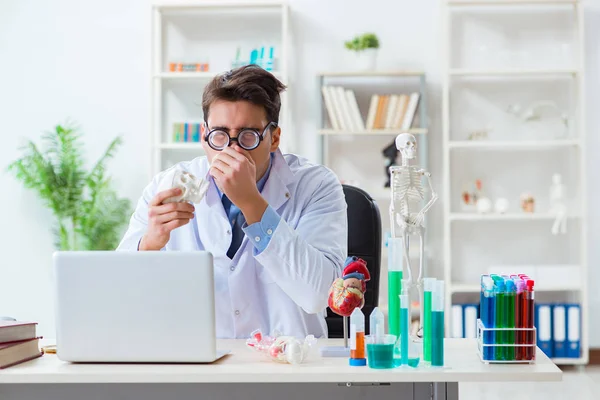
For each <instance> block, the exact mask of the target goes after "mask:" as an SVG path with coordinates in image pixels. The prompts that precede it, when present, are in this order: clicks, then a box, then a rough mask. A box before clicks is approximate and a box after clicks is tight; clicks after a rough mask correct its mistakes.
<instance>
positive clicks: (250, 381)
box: [0, 339, 562, 400]
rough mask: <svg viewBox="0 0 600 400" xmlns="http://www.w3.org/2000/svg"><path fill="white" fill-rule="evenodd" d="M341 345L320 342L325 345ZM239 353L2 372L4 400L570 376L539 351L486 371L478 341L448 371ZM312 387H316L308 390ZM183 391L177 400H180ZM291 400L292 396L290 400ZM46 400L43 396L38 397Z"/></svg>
mask: <svg viewBox="0 0 600 400" xmlns="http://www.w3.org/2000/svg"><path fill="white" fill-rule="evenodd" d="M339 344H341V341H337V340H329V341H320V342H319V344H318V346H319V347H320V346H323V345H339ZM219 348H227V349H232V354H231V355H229V356H227V357H226V358H224V359H222V360H220V361H218V362H216V363H214V364H205V365H198V364H191V365H190V364H188V365H182V364H177V365H174V364H70V363H64V362H62V361H60V360H59V359H58V358H57V357H56V356H55V355H52V354H46V355H44V356H43V357H41V358H38V359H36V360H32V361H30V362H27V363H24V364H21V365H17V366H14V367H11V368H8V369H6V370H2V371H0V398H1V399H2V400H9V399H13V398H14V399H26V398H27V399H29V398H44V399H49V398H57V399H58V398H60V399H69V398H78V397H81V398H84V397H85V398H86V399H100V398H131V397H139V398H143V399H155V398H156V399H159V398H171V399H176V398H177V399H179V398H194V399H198V398H223V399H225V398H245V399H251V398H261V399H263V400H265V399H269V398H278V397H279V398H285V399H286V400H292V399H296V398H298V399H306V398H314V399H317V398H324V396H328V399H331V398H342V397H343V398H344V399H349V398H365V397H370V396H371V395H376V396H378V397H380V398H381V397H384V398H394V399H402V400H404V399H407V400H408V399H421V398H423V399H425V398H426V399H431V398H432V393H433V395H434V396H433V398H434V399H436V400H439V399H444V400H450V399H457V398H458V384H459V383H460V382H516V381H560V380H561V377H562V373H561V371H560V369H558V367H556V366H555V365H554V364H553V363H552V362H551V361H550V360H549V359H548V357H546V356H545V355H544V354H543V353H542V351H540V350H539V349H538V351H537V353H536V355H537V363H536V364H533V365H514V364H513V365H485V364H483V363H482V362H481V361H480V360H479V358H478V356H477V349H476V343H475V341H474V340H465V339H446V344H445V350H446V351H445V362H446V367H445V368H443V369H425V368H422V369H416V370H415V369H398V368H396V369H391V370H373V369H370V368H368V367H350V366H348V360H347V359H345V358H320V357H319V355H318V349H315V351H314V353H313V355H312V356H311V358H310V359H309V360H308V362H307V363H305V364H301V365H288V364H277V363H274V362H272V361H269V360H266V359H264V358H261V355H259V354H257V353H255V352H252V351H251V350H249V349H247V348H245V346H244V342H243V341H219ZM307 384H310V385H307ZM174 392H177V395H174ZM375 392H376V393H375ZM284 393H285V394H284ZM38 396H39V397H38Z"/></svg>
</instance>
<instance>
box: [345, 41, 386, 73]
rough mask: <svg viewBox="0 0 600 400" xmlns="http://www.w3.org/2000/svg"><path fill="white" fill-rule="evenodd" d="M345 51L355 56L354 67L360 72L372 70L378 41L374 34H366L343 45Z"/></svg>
mask: <svg viewBox="0 0 600 400" xmlns="http://www.w3.org/2000/svg"><path fill="white" fill-rule="evenodd" d="M344 44H345V46H346V49H348V50H350V51H352V52H353V53H354V54H355V56H356V67H357V68H358V69H360V70H373V69H375V65H376V64H377V52H378V50H379V39H378V38H377V35H375V34H374V33H371V32H368V33H364V34H362V35H358V36H355V37H354V39H352V40H349V41H347V42H345V43H344Z"/></svg>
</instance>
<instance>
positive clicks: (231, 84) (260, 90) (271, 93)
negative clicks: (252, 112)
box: [202, 65, 286, 123]
mask: <svg viewBox="0 0 600 400" xmlns="http://www.w3.org/2000/svg"><path fill="white" fill-rule="evenodd" d="M285 89H286V87H285V85H284V84H283V83H281V82H280V81H279V80H278V79H277V78H275V76H273V74H272V73H270V72H268V71H266V70H264V69H263V68H261V67H259V66H258V65H246V66H243V67H239V68H236V69H233V70H231V71H228V72H225V73H223V74H220V75H217V76H216V77H215V78H213V80H212V81H210V83H209V84H208V85H207V86H206V88H205V89H204V93H203V95H202V112H203V113H204V120H205V121H208V110H209V108H210V105H211V104H212V103H213V102H215V101H217V100H224V101H241V100H243V101H249V102H250V103H253V104H256V105H257V106H261V107H263V108H264V109H265V114H266V116H267V121H268V122H276V123H279V110H280V109H281V97H280V96H279V93H280V92H282V91H284V90H285Z"/></svg>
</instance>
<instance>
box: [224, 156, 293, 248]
mask: <svg viewBox="0 0 600 400" xmlns="http://www.w3.org/2000/svg"><path fill="white" fill-rule="evenodd" d="M272 161H273V154H271V158H270V159H269V167H268V168H267V171H266V172H265V174H264V175H263V177H262V178H260V180H259V181H258V182H256V187H257V188H258V191H259V192H262V190H263V188H264V187H265V184H266V183H267V180H268V179H269V174H270V173H271V165H272ZM215 186H216V185H215ZM217 192H218V193H219V196H221V202H222V203H223V208H224V209H225V214H227V219H228V220H229V223H230V224H231V227H232V229H240V228H239V227H241V229H242V231H243V232H244V234H245V235H246V236H248V238H249V239H250V242H251V243H252V244H253V245H254V254H255V255H257V254H260V253H261V252H263V251H264V249H266V248H267V246H268V245H269V241H270V240H271V237H272V236H273V233H274V232H275V229H276V228H277V225H279V221H280V220H281V217H280V216H279V214H277V212H276V211H275V210H274V209H273V208H272V207H271V206H267V209H266V210H265V212H264V214H263V216H262V218H261V220H260V221H259V222H256V223H254V224H252V225H247V224H246V220H245V218H244V216H243V214H241V212H240V209H239V208H238V207H237V206H236V205H235V204H233V203H232V202H231V201H230V200H229V199H228V198H227V196H224V195H223V193H221V191H220V190H219V188H218V187H217ZM236 219H237V220H238V221H240V220H241V221H240V222H241V223H238V224H237V225H236ZM236 250H237V249H236Z"/></svg>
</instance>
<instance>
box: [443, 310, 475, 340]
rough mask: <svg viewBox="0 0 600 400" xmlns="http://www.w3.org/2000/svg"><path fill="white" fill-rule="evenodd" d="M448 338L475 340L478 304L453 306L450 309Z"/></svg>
mask: <svg viewBox="0 0 600 400" xmlns="http://www.w3.org/2000/svg"><path fill="white" fill-rule="evenodd" d="M450 312H451V321H452V325H451V327H450V336H451V337H453V338H461V339H462V338H466V339H475V338H476V337H477V319H478V318H479V304H453V305H452V309H451V311H450Z"/></svg>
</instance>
